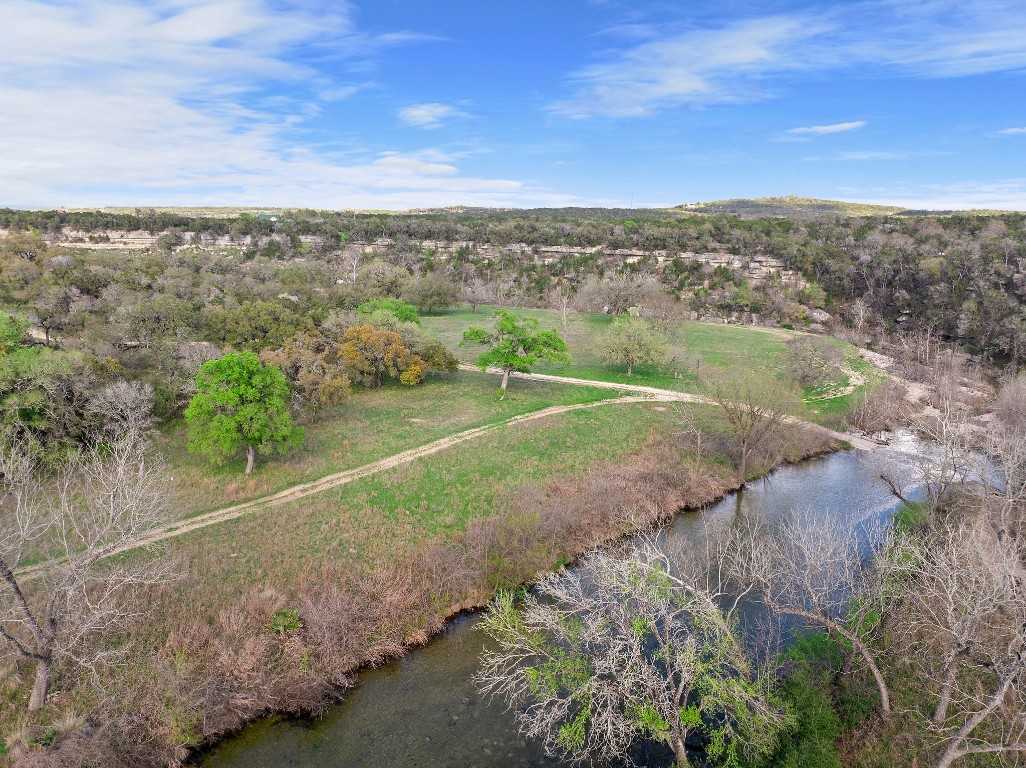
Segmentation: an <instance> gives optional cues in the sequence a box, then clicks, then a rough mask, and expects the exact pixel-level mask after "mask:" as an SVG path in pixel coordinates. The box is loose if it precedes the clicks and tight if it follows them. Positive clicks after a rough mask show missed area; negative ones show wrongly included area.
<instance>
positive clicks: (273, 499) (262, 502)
mask: <svg viewBox="0 0 1026 768" xmlns="http://www.w3.org/2000/svg"><path fill="white" fill-rule="evenodd" d="M460 369H462V370H465V371H475V372H477V373H481V369H480V368H478V367H477V366H474V365H470V364H468V363H461V364H460ZM485 374H494V375H500V374H501V371H499V370H498V369H489V370H488V371H486V372H485ZM513 377H514V378H517V379H526V380H529V381H530V380H533V381H551V382H557V383H562V384H570V385H579V386H589V387H596V388H599V389H609V390H612V391H615V392H621V393H628V394H626V395H623V394H621V395H620V396H618V397H611V398H608V399H606V400H596V401H595V402H591V403H576V404H573V405H553V406H550V407H548V408H542V409H541V410H538V411H532V412H530V413H524V414H520V415H519V416H512V417H510V418H508V419H504V420H503V421H497V422H495V423H493V424H486V425H484V426H481V427H474V428H473V429H467V430H464V431H463V432H457V433H456V434H454V435H449V436H448V437H443V438H440V439H438V440H435V441H433V442H430V443H426V444H425V445H421V446H417V447H416V448H410V449H408V450H405V451H402V452H400V453H396V454H393V455H391V456H386V457H385V458H383V459H378V460H377V461H373V462H371V463H370V464H364V465H363V466H360V467H355V468H353V469H347V470H344V471H342V472H336V473H334V474H331V475H325V476H324V477H321V478H318V479H317V480H311V481H309V482H306V483H300V484H298V485H293V486H291V487H289V488H286V489H285V490H282V491H278V492H277V493H273V494H270V495H268V496H261V497H259V498H256V499H251V500H250V501H244V502H241V503H239V504H233V505H231V506H229V507H222V508H221V509H216V510H214V511H212V512H207V513H204V514H202V515H197V516H196V517H190V518H187V519H185V520H177V521H174V522H171V523H167V524H166V525H162V526H160V527H158V528H154V529H153V530H152V531H150V532H149V533H147V534H146V535H145V536H141V537H139V538H138V539H136V540H135V541H133V542H131V543H130V544H126V545H124V546H122V547H120V548H118V549H117V550H115V551H113V552H111V556H113V555H118V554H121V553H123V552H128V551H130V550H133V549H139V548H140V547H146V546H149V545H152V544H157V543H160V542H162V541H167V540H168V539H173V538H176V537H178V536H182V535H184V534H186V533H190V532H192V531H198V530H200V529H202V528H206V527H208V526H211V525H217V524H219V523H223V522H227V521H228V520H234V519H236V518H239V517H242V516H244V515H248V514H251V513H253V512H256V511H258V510H261V509H269V508H271V507H276V506H280V505H282V504H288V503H289V502H292V501H296V500H297V499H302V498H304V497H306V496H312V495H313V494H316V493H321V492H322V491H326V490H329V489H331V488H337V487H339V486H342V485H347V484H348V483H351V482H353V481H355V480H359V479H361V478H363V477H367V476H368V475H374V474H377V473H378V472H384V471H386V470H389V469H394V468H395V467H398V466H401V465H403V464H409V463H410V462H412V461H414V460H416V459H419V458H420V457H422V456H430V455H431V454H434V453H438V452H440V451H444V450H445V449H447V448H451V447H452V446H454V445H459V444H460V443H464V442H466V441H468V440H473V439H475V438H478V437H481V436H482V435H486V434H489V433H491V432H496V431H498V430H500V429H503V428H505V427H508V426H512V425H514V424H523V423H526V422H530V421H537V420H538V419H544V418H547V417H549V416H555V415H558V414H561V413H567V412H569V411H579V410H585V409H590V408H598V407H600V406H604V405H628V404H632V403H658V402H689V403H700V404H703V405H714V404H715V403H714V401H713V400H712V399H710V398H708V397H703V396H702V395H695V394H691V393H687V392H678V391H675V390H672V389H660V388H658V387H648V386H645V385H641V384H620V383H616V382H609V381H593V380H591V379H578V378H574V377H571V376H553V375H551V374H545V373H514V374H513ZM788 422H790V423H792V424H800V425H803V426H806V427H812V428H815V429H818V430H821V431H822V432H824V433H826V434H828V435H829V436H831V437H833V438H834V439H836V440H840V441H843V442H847V443H848V444H850V445H851V446H853V447H854V448H857V449H859V450H866V451H868V450H873V449H875V448H879V447H880V446H879V444H877V443H874V442H872V441H870V440H867V439H865V438H863V437H860V436H858V435H853V434H848V433H844V432H835V431H834V430H830V429H826V428H825V427H821V426H819V425H818V424H812V423H811V422H807V421H803V420H801V419H797V418H789V419H788ZM53 562H54V561H52V560H48V561H45V562H42V563H36V564H35V565H31V566H28V567H26V568H21V569H19V570H18V575H19V576H23V575H31V574H33V573H37V572H39V571H42V570H44V569H45V568H48V567H49V566H50V565H51V564H53Z"/></svg>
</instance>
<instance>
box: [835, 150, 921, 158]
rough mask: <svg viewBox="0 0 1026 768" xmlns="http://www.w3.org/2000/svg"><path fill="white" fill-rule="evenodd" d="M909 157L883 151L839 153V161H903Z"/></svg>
mask: <svg viewBox="0 0 1026 768" xmlns="http://www.w3.org/2000/svg"><path fill="white" fill-rule="evenodd" d="M908 156H909V155H908V153H907V152H891V151H888V150H883V149H862V150H855V151H851V152H841V153H840V155H839V157H840V158H841V160H903V159H905V158H907V157H908Z"/></svg>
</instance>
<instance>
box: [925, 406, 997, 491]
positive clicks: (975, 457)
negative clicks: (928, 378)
mask: <svg viewBox="0 0 1026 768" xmlns="http://www.w3.org/2000/svg"><path fill="white" fill-rule="evenodd" d="M909 424H910V426H912V428H913V429H914V430H915V431H916V432H918V433H919V434H920V435H921V436H923V437H925V438H926V440H927V445H928V446H929V448H928V450H924V451H920V452H918V453H917V454H916V459H915V464H916V474H917V475H918V477H917V478H916V480H917V482H918V483H919V484H920V485H922V486H923V487H924V488H925V489H926V491H927V495H928V499H929V501H930V503H931V504H936V503H937V501H938V500H940V499H941V498H942V497H943V496H944V495H945V494H946V493H947V492H948V490H949V489H951V488H952V487H954V486H958V485H964V484H965V483H966V482H967V481H969V480H971V479H974V478H977V477H979V472H980V454H979V452H978V450H977V442H978V441H977V440H976V438H975V437H974V435H973V430H972V427H971V425H970V424H969V412H968V411H967V410H966V409H965V408H963V407H962V406H961V405H960V404H959V403H958V402H957V401H956V400H955V398H953V397H941V398H940V399H939V402H938V403H937V406H936V407H935V408H932V409H929V410H928V411H926V412H924V413H922V414H919V415H917V416H914V417H913V418H912V419H911V420H910V422H909Z"/></svg>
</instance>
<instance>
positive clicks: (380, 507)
mask: <svg viewBox="0 0 1026 768" xmlns="http://www.w3.org/2000/svg"><path fill="white" fill-rule="evenodd" d="M614 410H615V413H613V411H614ZM668 411H669V409H668V406H667V405H666V404H660V403H652V404H641V405H632V406H623V407H617V408H616V409H610V411H609V412H608V413H606V412H603V411H601V410H592V411H584V412H574V413H571V414H565V415H562V416H559V417H555V418H553V419H549V420H547V422H539V423H537V424H534V425H533V426H530V427H527V426H525V427H523V428H521V429H518V430H517V431H516V432H515V433H513V432H509V433H501V434H494V435H490V436H488V437H487V438H485V439H483V440H482V441H481V442H479V443H476V444H475V445H472V446H471V445H467V446H462V447H459V448H456V449H453V450H452V451H450V452H448V453H446V454H444V455H443V454H439V455H436V456H432V457H427V458H425V459H422V460H419V461H418V462H416V463H415V464H412V465H408V466H407V467H404V468H402V469H401V470H399V471H397V472H396V473H395V474H394V476H389V477H378V478H368V479H365V480H361V481H359V482H358V483H355V484H353V485H351V486H347V487H346V488H344V489H339V490H338V491H333V492H328V493H325V494H321V495H320V496H319V497H315V498H311V499H307V500H304V502H303V503H302V504H294V505H291V506H285V507H282V508H280V509H277V510H275V512H274V513H273V514H271V513H261V515H259V516H255V517H254V518H252V519H245V520H238V521H232V522H230V523H226V524H225V525H224V526H218V527H215V528H211V529H208V530H207V531H205V532H204V535H203V536H199V535H196V536H192V537H190V536H186V537H183V539H182V540H181V541H176V542H175V545H174V546H175V550H176V552H177V553H178V554H179V556H182V557H185V558H186V562H187V564H188V565H189V572H190V573H192V574H195V575H194V576H192V577H191V578H190V580H188V581H187V582H185V583H183V584H180V585H178V586H177V588H176V589H174V590H169V591H166V592H164V593H162V594H159V595H154V596H153V600H154V602H155V603H156V607H157V611H155V615H159V616H161V617H162V618H161V620H160V621H158V622H154V623H153V626H150V627H147V628H144V630H142V631H144V632H145V633H146V634H145V635H144V636H143V637H141V638H140V648H139V653H138V658H137V659H134V660H133V663H132V664H130V665H129V666H128V668H126V669H125V670H123V673H122V675H120V676H119V677H118V678H117V679H116V680H115V681H113V682H114V685H115V686H116V690H117V691H118V696H117V697H116V700H114V701H107V702H104V703H102V706H100V707H98V708H94V709H93V710H92V711H95V712H97V713H98V714H97V715H95V716H94V717H95V720H96V721H97V722H104V721H106V722H108V723H114V724H116V725H117V727H116V729H115V727H114V726H111V725H108V726H107V727H106V728H97V729H95V730H93V731H91V732H89V731H80V732H78V733H77V734H75V735H69V736H68V737H65V738H61V739H60V741H59V743H58V748H59V749H61V751H63V747H64V745H65V744H66V745H68V747H69V748H71V749H74V750H75V751H76V752H79V753H85V752H87V751H89V750H93V751H96V750H104V751H105V752H106V751H107V749H108V746H109V745H108V744H107V743H106V741H105V739H106V740H107V741H111V742H113V744H114V749H113V750H112V751H111V752H110V754H109V755H108V754H106V753H105V760H106V764H107V765H111V766H114V765H118V762H117V761H118V760H120V761H121V763H122V764H125V765H133V766H142V765H157V764H165V763H167V762H170V761H182V760H185V759H186V758H187V757H188V756H189V755H190V754H193V753H194V752H195V750H197V749H198V748H201V747H203V746H205V745H209V744H212V743H214V742H216V741H217V740H218V739H220V738H223V736H224V735H226V734H228V733H232V732H234V731H235V730H237V729H238V728H240V727H241V726H242V725H244V724H245V723H247V722H250V721H252V720H253V719H255V718H257V717H259V716H261V715H265V714H268V713H271V712H281V713H285V714H316V713H318V712H320V711H323V708H324V707H325V706H327V705H328V704H330V703H333V702H335V701H337V700H338V699H339V697H340V696H341V695H342V694H343V693H344V692H345V691H346V690H347V689H348V688H349V686H350V685H351V684H352V681H353V677H354V675H355V673H356V672H357V671H358V670H360V669H363V668H366V667H368V666H369V667H375V666H379V665H381V664H383V663H385V662H386V661H388V660H390V659H394V658H396V657H399V656H401V655H403V654H405V653H406V652H407V651H408V650H409V649H410V648H411V647H416V646H419V645H421V644H423V643H425V642H426V641H427V640H428V639H429V638H430V637H431V636H433V635H434V634H435V633H437V632H438V631H439V630H440V629H441V628H442V627H443V626H444V623H445V620H446V619H447V618H449V617H451V616H452V615H453V614H454V613H458V612H461V611H464V610H467V609H469V608H472V607H476V606H480V605H482V604H484V603H486V602H487V600H488V599H489V598H490V597H491V595H492V594H493V593H494V590H495V589H497V588H499V587H505V586H512V585H515V584H520V583H524V582H527V581H530V580H531V579H532V578H534V576H535V575H536V574H537V573H539V572H541V571H545V570H550V569H551V568H554V567H559V566H560V565H563V564H565V563H566V562H568V561H569V560H571V559H572V558H574V557H576V556H578V555H580V554H581V553H583V552H584V551H586V550H587V549H590V548H592V547H594V546H597V545H599V544H602V543H605V542H608V541H610V540H613V539H616V538H620V537H622V536H624V535H626V534H629V533H631V532H634V531H637V530H640V529H643V528H648V527H651V526H653V525H655V524H657V523H659V522H661V521H665V520H666V519H668V518H670V517H672V516H673V515H674V514H675V513H676V512H677V511H678V510H680V509H682V508H694V507H701V506H703V505H705V504H708V503H711V502H712V501H714V500H715V499H717V498H720V497H722V496H723V495H725V494H726V493H729V492H730V491H731V490H732V489H734V488H736V485H737V483H736V481H734V480H733V478H732V476H731V475H732V473H731V471H730V467H729V462H728V461H727V459H726V456H725V454H724V453H723V449H724V447H725V444H724V440H725V439H726V437H725V432H724V426H723V425H722V423H720V422H719V420H718V418H717V416H716V414H715V412H714V411H713V410H712V409H702V412H703V419H704V422H703V431H705V432H706V435H707V436H706V440H705V444H706V446H707V447H706V453H705V456H704V457H702V458H699V457H697V456H695V455H694V454H693V452H691V451H690V450H689V449H688V447H687V446H682V445H681V444H680V443H679V440H678V438H675V437H674V436H673V432H674V426H673V424H672V418H671V414H670V413H669V412H668ZM835 447H837V444H836V443H835V442H834V441H833V440H829V439H827V438H825V437H824V436H823V435H822V434H812V433H810V432H806V431H805V430H801V429H797V428H796V429H794V430H792V431H791V433H790V437H789V439H788V440H787V441H784V442H782V443H781V444H780V445H777V446H774V447H773V449H772V451H771V455H770V454H768V455H767V456H766V457H764V461H763V463H762V466H761V467H760V468H759V474H761V473H764V472H765V471H768V470H769V469H771V468H772V466H777V465H778V464H779V463H781V462H789V461H799V460H801V459H803V458H805V457H808V456H813V455H817V454H820V453H822V452H824V451H828V450H831V449H833V448H835ZM754 474H755V473H753V475H754ZM464 478H466V479H464ZM404 494H405V495H404ZM340 526H341V527H342V528H344V529H345V532H346V533H345V535H341V536H340V530H341V529H340ZM286 532H287V534H288V535H289V536H291V537H292V540H293V541H292V542H291V543H290V541H288V540H286ZM295 542H307V543H306V544H304V545H303V546H302V547H299V546H298V545H296V544H295ZM257 564H259V569H260V570H254V569H255V568H256V567H257ZM253 585H256V586H253ZM56 703H57V704H66V703H67V700H66V699H65V700H64V701H63V702H56ZM114 730H117V733H116V734H113V733H112V732H113V731H114ZM112 735H116V736H117V738H116V739H111V738H110V737H111V736H112ZM83 740H86V741H88V742H89V744H85V743H83Z"/></svg>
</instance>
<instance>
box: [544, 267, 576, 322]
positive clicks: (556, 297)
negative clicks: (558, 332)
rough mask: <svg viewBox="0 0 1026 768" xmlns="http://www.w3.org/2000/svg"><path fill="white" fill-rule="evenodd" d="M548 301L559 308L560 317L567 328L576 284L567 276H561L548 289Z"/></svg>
mask: <svg viewBox="0 0 1026 768" xmlns="http://www.w3.org/2000/svg"><path fill="white" fill-rule="evenodd" d="M547 298H548V302H549V304H550V306H552V307H554V308H556V309H558V310H559V317H560V321H561V324H562V326H563V329H564V330H566V322H567V315H568V313H569V312H570V307H571V306H572V305H573V300H574V285H573V283H571V282H570V281H569V280H567V279H566V278H560V279H558V280H557V281H556V284H555V285H553V286H552V288H550V289H549V291H548V296H547Z"/></svg>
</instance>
